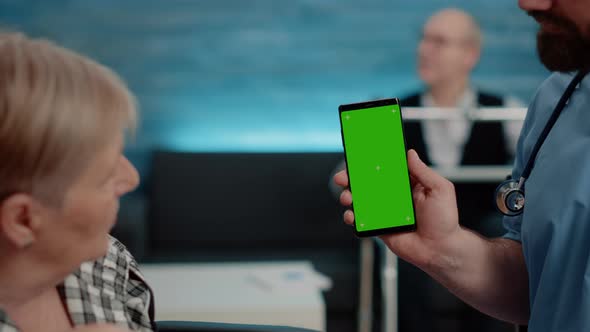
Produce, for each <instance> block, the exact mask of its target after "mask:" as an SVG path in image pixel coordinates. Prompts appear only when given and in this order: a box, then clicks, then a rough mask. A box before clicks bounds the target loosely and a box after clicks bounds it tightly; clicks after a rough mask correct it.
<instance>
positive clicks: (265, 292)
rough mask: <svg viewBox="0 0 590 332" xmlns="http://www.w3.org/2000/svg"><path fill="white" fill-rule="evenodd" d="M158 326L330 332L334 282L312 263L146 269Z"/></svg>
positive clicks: (226, 264) (157, 266) (201, 265)
mask: <svg viewBox="0 0 590 332" xmlns="http://www.w3.org/2000/svg"><path fill="white" fill-rule="evenodd" d="M141 270H142V272H143V274H144V275H145V278H146V279H147V281H148V283H149V284H150V286H151V287H152V289H153V290H154V293H155V295H154V296H155V303H156V319H157V320H188V321H207V322H222V323H242V324H267V325H285V326H295V327H303V328H309V329H313V330H318V331H325V325H326V318H325V317H326V308H325V304H324V300H323V297H322V294H321V291H322V290H327V289H329V288H330V287H331V281H330V280H329V279H328V278H327V277H325V276H323V275H321V274H319V273H318V272H316V271H315V270H314V269H313V266H312V265H311V263H309V262H271V263H258V262H257V263H214V264H143V265H142V266H141Z"/></svg>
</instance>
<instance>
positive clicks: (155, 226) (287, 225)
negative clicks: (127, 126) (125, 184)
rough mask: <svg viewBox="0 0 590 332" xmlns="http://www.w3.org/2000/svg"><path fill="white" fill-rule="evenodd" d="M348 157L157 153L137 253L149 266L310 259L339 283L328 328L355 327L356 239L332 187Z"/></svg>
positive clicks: (331, 296)
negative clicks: (333, 177) (335, 171)
mask: <svg viewBox="0 0 590 332" xmlns="http://www.w3.org/2000/svg"><path fill="white" fill-rule="evenodd" d="M342 158H343V157H342V154H341V153H332V152H330V153H180V152H167V151H157V152H155V153H154V154H153V158H152V163H151V170H150V176H149V177H148V179H147V182H146V184H145V188H144V192H145V202H143V203H141V204H145V206H147V210H146V211H145V218H146V223H145V225H144V227H145V228H146V230H145V234H146V235H145V236H146V238H145V239H143V240H142V241H144V242H145V244H146V245H145V246H144V247H143V248H138V249H137V251H138V252H139V251H141V257H142V260H143V261H146V262H240V261H268V260H309V261H311V262H312V264H313V265H314V267H315V268H316V270H318V271H319V272H321V273H323V274H325V275H327V276H328V277H330V278H331V279H332V282H333V286H332V289H331V290H330V291H328V292H326V293H325V301H326V310H327V317H326V322H327V328H328V330H329V331H344V332H346V331H354V330H356V320H357V317H356V316H357V313H356V312H357V304H358V289H359V287H358V285H359V241H358V239H357V238H356V237H355V236H354V235H353V233H352V230H351V229H350V228H349V227H348V226H346V225H344V224H343V222H342V218H341V216H342V212H343V209H342V208H341V207H340V206H339V204H338V202H337V200H336V199H335V197H334V196H333V194H332V193H331V192H330V190H329V187H328V184H329V181H330V176H331V173H332V171H333V169H334V167H335V166H336V165H337V164H338V162H340V161H341V160H342ZM132 201H133V198H131V199H129V200H128V202H129V204H128V205H133V204H135V205H138V204H139V203H137V198H136V199H135V201H136V202H135V203H133V202H132ZM128 209H133V208H129V207H128ZM135 210H136V211H135V214H136V215H137V213H138V212H137V210H140V209H139V208H137V207H136V208H135Z"/></svg>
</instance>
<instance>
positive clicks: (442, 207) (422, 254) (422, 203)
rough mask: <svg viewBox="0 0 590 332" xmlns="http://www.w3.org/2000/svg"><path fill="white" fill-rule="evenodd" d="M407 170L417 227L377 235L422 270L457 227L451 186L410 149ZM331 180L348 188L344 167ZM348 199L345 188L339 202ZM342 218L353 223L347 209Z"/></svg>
mask: <svg viewBox="0 0 590 332" xmlns="http://www.w3.org/2000/svg"><path fill="white" fill-rule="evenodd" d="M408 170H409V172H410V180H411V186H412V196H413V201H414V209H415V212H416V221H417V223H418V225H417V230H416V232H407V233H395V234H385V235H381V236H380V238H381V239H382V240H383V242H384V243H385V244H386V245H387V246H388V247H389V248H390V249H391V251H393V252H394V253H395V254H396V255H398V256H399V257H400V258H402V259H404V260H406V261H408V262H410V263H412V264H414V265H416V266H418V267H420V268H423V269H424V268H425V267H427V266H428V265H429V264H430V263H431V260H432V259H433V257H436V253H437V252H440V251H443V252H444V251H445V250H444V249H445V247H446V246H450V245H452V241H454V240H453V239H454V238H455V236H456V235H457V234H458V233H459V232H460V230H461V227H460V226H459V218H458V214H457V202H456V198H455V189H454V186H453V184H452V183H451V182H450V181H448V180H447V179H445V178H443V177H442V176H440V175H438V174H437V173H436V172H434V171H433V170H432V169H430V168H429V167H428V166H427V165H426V164H424V163H423V162H422V161H421V160H420V158H419V157H418V154H417V153H416V152H415V151H414V150H410V151H408ZM334 182H335V183H336V184H338V185H339V186H342V187H343V188H348V186H349V181H348V176H347V172H346V170H344V171H341V172H339V173H337V174H336V175H335V176H334ZM352 201H353V198H352V194H351V193H350V191H349V190H348V189H345V190H344V191H343V192H342V195H341V196H340V202H341V203H342V204H343V205H345V206H351V204H352ZM344 221H345V222H346V223H347V224H349V225H352V224H353V223H354V213H353V212H352V211H351V210H347V211H346V212H345V213H344Z"/></svg>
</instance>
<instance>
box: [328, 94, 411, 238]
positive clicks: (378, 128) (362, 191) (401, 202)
mask: <svg viewBox="0 0 590 332" xmlns="http://www.w3.org/2000/svg"><path fill="white" fill-rule="evenodd" d="M338 111H339V114H340V125H341V129H342V130H341V132H342V144H343V146H344V156H345V158H346V165H347V171H348V179H349V185H350V191H351V192H352V197H353V206H352V209H353V211H354V219H355V223H354V230H355V233H356V235H357V236H359V237H365V236H375V235H380V234H386V233H394V232H406V231H412V230H416V218H415V211H414V203H413V200H412V190H411V185H410V174H409V171H408V159H407V154H406V142H405V138H404V129H403V123H402V114H401V108H400V104H399V100H398V99H397V98H392V99H382V100H375V101H367V102H362V103H356V104H347V105H340V107H339V108H338Z"/></svg>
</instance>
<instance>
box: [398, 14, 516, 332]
mask: <svg viewBox="0 0 590 332" xmlns="http://www.w3.org/2000/svg"><path fill="white" fill-rule="evenodd" d="M481 47H482V33H481V30H480V27H479V25H478V24H477V22H476V21H475V20H474V19H473V17H471V16H470V15H469V14H467V13H466V12H464V11H461V10H459V9H444V10H441V11H439V12H436V13H434V14H433V15H432V16H431V17H430V18H429V19H428V20H427V22H426V23H425V25H424V28H423V31H422V36H421V40H420V42H419V45H418V49H417V57H418V58H417V66H418V68H417V71H418V75H419V76H420V79H421V80H422V82H423V84H424V88H423V90H422V91H418V92H414V93H412V94H410V95H408V96H406V97H403V98H401V105H402V107H444V108H448V112H454V113H458V114H457V115H458V116H459V117H458V118H457V119H452V120H450V119H449V120H440V121H439V120H437V121H425V122H406V123H405V124H404V130H405V135H406V144H407V148H408V149H414V150H416V151H417V152H418V155H419V156H420V158H421V159H422V160H423V161H424V162H425V163H426V164H428V165H432V166H435V167H438V168H450V167H457V166H464V165H506V164H511V163H512V159H513V156H514V152H515V148H516V142H517V140H518V136H519V134H520V129H521V127H522V121H518V122H515V121H512V122H501V121H492V122H475V123H473V122H471V121H470V120H469V119H468V118H467V117H466V116H463V115H466V113H467V112H468V111H472V110H473V109H475V108H478V107H523V104H522V103H520V102H519V101H518V100H516V99H514V98H504V97H502V96H499V95H496V94H493V93H490V92H487V91H483V90H481V89H479V88H478V87H476V86H475V85H474V84H473V82H472V81H471V78H470V76H471V73H472V71H473V69H474V68H475V67H476V66H477V64H478V62H479V59H480V53H481ZM496 185H497V184H495V183H488V184H486V183H477V184H465V183H455V188H456V192H457V202H458V206H459V211H460V218H459V220H460V222H461V224H462V225H463V226H465V227H468V228H471V229H475V230H477V231H478V232H480V233H482V234H484V235H486V236H500V235H502V234H503V232H504V229H503V226H502V218H501V216H500V215H499V214H498V213H497V212H496V211H495V208H494V206H493V200H492V197H493V194H494V191H495V188H496ZM399 269H400V276H399V294H400V298H399V300H400V303H399V308H400V331H467V330H470V331H471V330H475V331H502V330H503V329H507V328H508V325H507V324H504V323H500V322H498V321H496V320H494V319H492V318H489V317H487V316H484V315H483V314H481V313H479V312H477V311H476V310H474V309H473V308H471V307H469V306H467V305H466V304H464V303H463V302H462V301H460V300H459V299H458V298H456V297H455V296H454V295H452V294H451V293H450V292H449V291H447V290H446V289H445V288H444V287H442V286H440V284H438V283H436V282H435V281H434V280H432V279H431V278H430V277H429V276H427V275H426V274H425V273H423V272H422V271H420V270H418V269H417V268H416V267H414V266H413V265H410V264H408V263H406V262H404V261H400V263H399Z"/></svg>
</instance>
